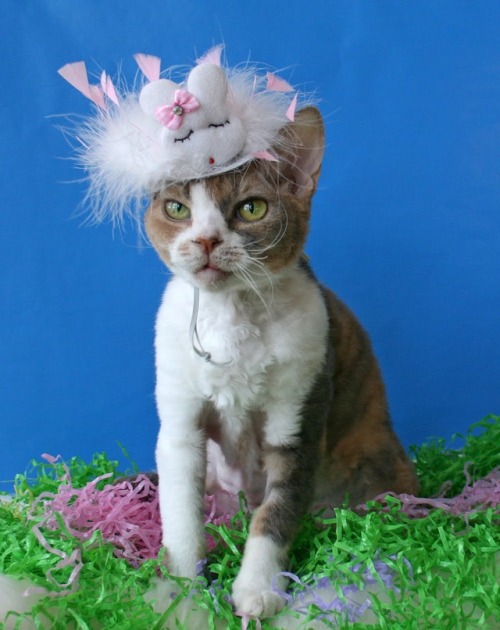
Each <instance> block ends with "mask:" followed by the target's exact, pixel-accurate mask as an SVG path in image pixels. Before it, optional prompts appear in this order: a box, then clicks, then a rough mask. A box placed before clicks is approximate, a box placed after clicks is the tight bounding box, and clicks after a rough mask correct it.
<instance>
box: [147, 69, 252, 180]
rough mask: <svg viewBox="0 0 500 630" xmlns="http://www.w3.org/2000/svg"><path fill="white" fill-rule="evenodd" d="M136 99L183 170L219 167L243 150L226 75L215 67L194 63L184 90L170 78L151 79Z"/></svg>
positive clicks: (241, 133) (171, 156) (240, 124)
mask: <svg viewBox="0 0 500 630" xmlns="http://www.w3.org/2000/svg"><path fill="white" fill-rule="evenodd" d="M139 103H140V105H141V107H142V109H143V110H144V112H145V113H146V114H147V115H148V116H150V117H152V118H154V119H155V120H156V122H157V124H158V126H159V127H160V128H161V132H160V138H161V142H162V145H163V147H164V149H165V151H166V154H168V155H169V157H170V158H171V160H172V163H173V164H178V165H179V167H180V169H182V171H183V172H186V169H189V170H192V171H193V172H195V173H197V172H198V173H202V172H204V171H206V170H207V168H210V167H212V168H214V169H218V168H220V167H223V166H225V165H227V164H229V163H232V162H234V161H237V160H238V156H240V155H241V154H242V151H243V149H244V146H245V137H246V134H245V130H244V127H243V124H242V121H241V118H240V117H239V116H238V112H237V111H235V109H236V108H235V106H234V103H232V102H231V98H230V93H229V90H228V82H227V78H226V74H225V72H224V70H223V69H222V68H220V67H218V66H216V65H213V64H209V63H206V64H201V65H199V66H196V67H195V68H194V69H193V70H192V71H191V72H190V74H189V77H188V79H187V83H186V89H182V87H181V86H180V85H178V84H177V83H174V82H173V81H169V80H168V79H159V80H158V81H153V82H152V83H149V84H148V85H146V86H145V87H144V88H143V89H142V91H141V94H140V97H139Z"/></svg>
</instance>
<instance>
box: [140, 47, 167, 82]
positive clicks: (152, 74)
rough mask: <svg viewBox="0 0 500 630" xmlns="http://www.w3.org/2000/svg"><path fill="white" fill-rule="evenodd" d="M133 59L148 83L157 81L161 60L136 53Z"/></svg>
mask: <svg viewBox="0 0 500 630" xmlns="http://www.w3.org/2000/svg"><path fill="white" fill-rule="evenodd" d="M134 59H135V61H136V63H137V65H138V66H139V68H140V69H141V71H142V73H143V74H144V76H145V77H146V79H148V80H149V81H151V82H152V81H158V79H159V78H160V67H161V59H160V58H159V57H155V56H154V55H144V54H143V53H137V54H136V55H134Z"/></svg>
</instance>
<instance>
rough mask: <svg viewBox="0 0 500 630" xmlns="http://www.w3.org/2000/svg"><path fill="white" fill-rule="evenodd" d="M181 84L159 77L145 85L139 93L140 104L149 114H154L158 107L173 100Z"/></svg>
mask: <svg viewBox="0 0 500 630" xmlns="http://www.w3.org/2000/svg"><path fill="white" fill-rule="evenodd" d="M179 87H180V86H179V85H177V83H174V82H173V81H170V80H169V79H158V81H152V82H151V83H148V84H147V85H145V86H144V87H143V88H142V90H141V93H140V94H139V104H140V106H141V107H142V109H143V111H144V112H145V113H146V114H148V115H149V116H154V115H155V112H156V110H157V109H158V107H160V106H162V105H166V104H168V103H170V102H171V101H173V98H174V95H175V91H176V90H178V89H179Z"/></svg>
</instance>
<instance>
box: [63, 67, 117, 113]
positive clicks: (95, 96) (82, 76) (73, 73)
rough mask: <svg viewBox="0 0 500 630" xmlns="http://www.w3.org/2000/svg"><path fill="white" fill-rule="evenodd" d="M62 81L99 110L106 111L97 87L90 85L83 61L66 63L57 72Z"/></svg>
mask: <svg viewBox="0 0 500 630" xmlns="http://www.w3.org/2000/svg"><path fill="white" fill-rule="evenodd" d="M57 72H58V73H59V74H60V75H61V76H62V78H63V79H65V80H66V81H67V82H68V83H69V84H70V85H72V86H73V87H74V88H76V89H77V90H78V91H79V92H81V93H82V94H83V95H84V96H86V97H87V98H88V99H90V100H91V101H92V102H93V103H95V104H96V105H98V106H99V107H100V108H101V109H106V103H105V102H104V98H103V94H102V91H101V89H100V88H99V87H98V86H97V85H90V84H89V80H88V76H87V68H86V67H85V62H84V61H76V62H75V63H67V64H66V65H65V66H63V67H62V68H59V70H58V71H57Z"/></svg>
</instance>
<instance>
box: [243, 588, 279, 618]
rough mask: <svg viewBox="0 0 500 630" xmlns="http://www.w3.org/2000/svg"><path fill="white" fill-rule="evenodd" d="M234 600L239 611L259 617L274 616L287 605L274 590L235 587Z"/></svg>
mask: <svg viewBox="0 0 500 630" xmlns="http://www.w3.org/2000/svg"><path fill="white" fill-rule="evenodd" d="M233 601H234V607H235V610H236V612H237V613H239V614H244V615H249V616H250V617H256V618H259V619H261V618H266V617H272V616H273V615H275V614H276V613H278V612H279V611H280V610H281V609H282V608H283V606H284V605H285V600H284V599H283V598H282V597H280V596H279V595H278V594H277V593H275V592H273V591H270V590H263V591H261V590H254V589H249V588H237V587H235V588H233Z"/></svg>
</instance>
